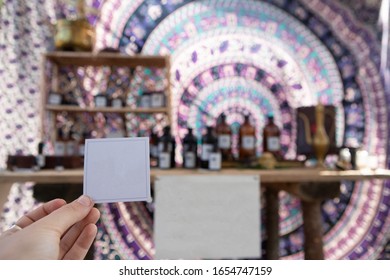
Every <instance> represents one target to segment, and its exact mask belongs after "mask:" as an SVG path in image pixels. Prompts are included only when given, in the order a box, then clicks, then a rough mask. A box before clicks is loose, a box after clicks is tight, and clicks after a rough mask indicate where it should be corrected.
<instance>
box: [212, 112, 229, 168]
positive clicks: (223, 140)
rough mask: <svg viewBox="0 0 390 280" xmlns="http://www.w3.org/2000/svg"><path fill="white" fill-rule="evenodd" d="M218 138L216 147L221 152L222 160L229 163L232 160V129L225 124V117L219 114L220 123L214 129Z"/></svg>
mask: <svg viewBox="0 0 390 280" xmlns="http://www.w3.org/2000/svg"><path fill="white" fill-rule="evenodd" d="M215 132H216V134H217V137H218V147H219V149H220V151H221V155H222V160H223V161H229V160H231V159H232V148H231V146H232V129H231V128H230V126H229V125H228V124H227V123H226V115H225V114H221V117H220V122H219V123H218V124H217V126H216V128H215Z"/></svg>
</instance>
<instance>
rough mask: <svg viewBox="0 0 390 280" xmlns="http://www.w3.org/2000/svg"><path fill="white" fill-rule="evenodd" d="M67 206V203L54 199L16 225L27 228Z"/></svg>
mask: <svg viewBox="0 0 390 280" xmlns="http://www.w3.org/2000/svg"><path fill="white" fill-rule="evenodd" d="M65 204H66V202H65V200H63V199H59V198H57V199H53V200H51V201H49V202H46V203H44V204H42V205H41V206H39V207H38V208H36V209H34V210H32V211H30V212H28V213H27V214H25V215H24V216H23V217H21V218H20V219H19V220H18V221H17V222H16V223H15V225H17V226H19V227H21V228H25V227H26V226H28V225H30V224H32V223H34V222H36V221H38V220H39V219H42V218H43V217H45V216H47V215H49V214H50V213H52V212H53V211H55V210H57V209H58V208H60V207H62V206H64V205H65Z"/></svg>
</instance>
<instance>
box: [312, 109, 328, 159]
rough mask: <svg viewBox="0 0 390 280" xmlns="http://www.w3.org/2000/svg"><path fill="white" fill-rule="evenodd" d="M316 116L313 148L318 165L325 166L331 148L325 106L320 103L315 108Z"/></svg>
mask: <svg viewBox="0 0 390 280" xmlns="http://www.w3.org/2000/svg"><path fill="white" fill-rule="evenodd" d="M315 116H316V131H315V134H314V136H313V148H314V153H315V155H316V158H317V162H318V163H317V166H318V167H324V166H325V164H324V161H325V157H326V154H327V153H328V150H329V144H330V143H329V137H328V135H327V134H326V130H325V107H324V105H322V104H318V105H317V106H316V110H315Z"/></svg>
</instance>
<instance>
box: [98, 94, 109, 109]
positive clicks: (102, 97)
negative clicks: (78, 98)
mask: <svg viewBox="0 0 390 280" xmlns="http://www.w3.org/2000/svg"><path fill="white" fill-rule="evenodd" d="M95 107H97V108H102V107H107V97H106V96H105V95H104V94H98V95H96V96H95Z"/></svg>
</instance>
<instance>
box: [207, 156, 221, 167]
mask: <svg viewBox="0 0 390 280" xmlns="http://www.w3.org/2000/svg"><path fill="white" fill-rule="evenodd" d="M209 169H210V170H220V169H221V153H211V154H210V159H209Z"/></svg>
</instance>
